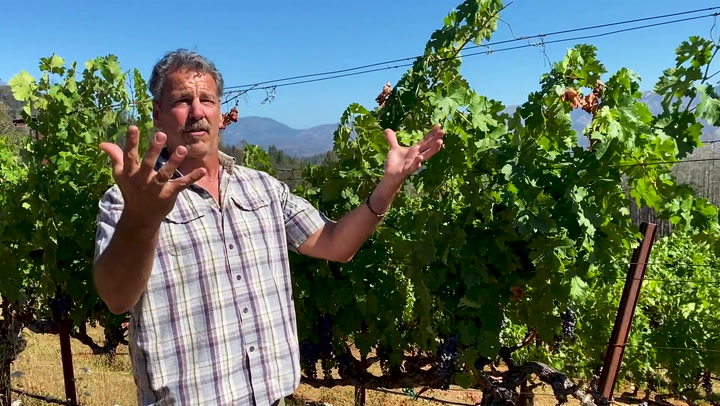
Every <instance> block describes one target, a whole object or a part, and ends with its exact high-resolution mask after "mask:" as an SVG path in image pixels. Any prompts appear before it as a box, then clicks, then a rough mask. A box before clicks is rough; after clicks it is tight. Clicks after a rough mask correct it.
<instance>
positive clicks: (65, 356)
mask: <svg viewBox="0 0 720 406" xmlns="http://www.w3.org/2000/svg"><path fill="white" fill-rule="evenodd" d="M54 302H55V303H53V312H54V313H55V320H57V321H58V335H59V336H60V358H61V359H62V367H63V379H64V381H65V400H66V401H67V402H68V405H69V406H77V392H76V390H75V372H74V371H73V361H72V348H71V346H70V319H69V314H68V312H69V299H68V298H67V297H65V296H64V295H63V294H62V292H61V291H60V290H59V289H58V292H57V294H56V296H55V301H54Z"/></svg>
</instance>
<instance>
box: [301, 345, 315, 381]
mask: <svg viewBox="0 0 720 406" xmlns="http://www.w3.org/2000/svg"><path fill="white" fill-rule="evenodd" d="M318 359H320V351H319V350H318V346H317V345H315V344H314V343H312V342H310V341H308V340H305V341H303V342H302V344H300V363H301V364H302V366H303V368H304V369H305V374H307V376H308V378H311V379H317V361H318Z"/></svg>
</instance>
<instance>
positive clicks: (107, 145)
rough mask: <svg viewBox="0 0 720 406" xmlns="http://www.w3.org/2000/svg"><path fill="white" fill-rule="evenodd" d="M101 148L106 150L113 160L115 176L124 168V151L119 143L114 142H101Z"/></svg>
mask: <svg viewBox="0 0 720 406" xmlns="http://www.w3.org/2000/svg"><path fill="white" fill-rule="evenodd" d="M100 149H101V150H102V151H103V152H105V153H106V154H107V155H108V156H109V157H110V161H112V168H113V173H114V175H115V176H117V175H119V174H121V173H122V170H123V151H122V149H120V147H119V146H117V144H114V143H112V142H102V143H100Z"/></svg>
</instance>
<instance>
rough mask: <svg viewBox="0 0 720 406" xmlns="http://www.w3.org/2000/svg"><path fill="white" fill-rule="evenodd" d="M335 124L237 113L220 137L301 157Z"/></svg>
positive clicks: (654, 107)
mask: <svg viewBox="0 0 720 406" xmlns="http://www.w3.org/2000/svg"><path fill="white" fill-rule="evenodd" d="M642 101H643V102H645V103H647V105H648V106H649V107H650V111H651V112H652V113H653V114H657V113H659V112H660V111H661V110H662V107H661V104H660V103H661V101H662V97H661V96H659V95H657V94H655V93H653V92H645V93H643V97H642ZM696 103H697V102H696ZM517 107H518V106H508V107H507V108H506V111H508V112H513V111H515V109H516V108H517ZM570 117H571V118H572V123H573V124H572V127H573V129H574V130H575V131H576V132H577V133H578V134H582V131H583V129H584V128H585V127H586V126H587V125H588V124H589V123H590V115H589V114H588V113H586V112H584V111H582V110H580V109H577V110H574V111H573V112H572V113H571V114H570ZM337 126H338V124H324V125H319V126H317V127H312V128H308V129H294V128H290V127H288V126H287V125H285V124H282V123H280V122H278V121H275V120H273V119H271V118H267V117H240V119H239V120H238V122H237V123H232V124H231V125H230V126H228V128H227V130H225V131H224V133H223V135H222V140H223V143H225V144H227V145H240V143H241V142H242V141H246V142H248V143H250V144H255V145H259V146H261V147H263V148H267V147H268V146H270V145H275V147H277V148H278V149H280V150H282V151H285V153H286V154H288V155H290V156H294V157H304V156H310V155H317V154H322V153H325V152H327V151H329V150H331V149H332V144H333V134H334V132H335V130H336V129H337ZM717 138H720V128H718V127H713V126H710V125H705V127H704V129H703V134H702V139H703V140H710V139H717ZM579 143H580V145H582V146H587V145H588V140H587V138H585V137H584V136H580V137H579Z"/></svg>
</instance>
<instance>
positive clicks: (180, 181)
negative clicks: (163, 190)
mask: <svg viewBox="0 0 720 406" xmlns="http://www.w3.org/2000/svg"><path fill="white" fill-rule="evenodd" d="M205 175H207V170H205V168H198V169H195V170H194V171H192V172H190V173H189V174H187V175H185V176H183V177H181V178H177V179H174V180H173V181H172V182H170V185H172V186H171V187H172V190H173V193H180V192H181V191H182V190H183V189H185V188H187V187H188V186H190V185H192V184H193V183H195V182H197V181H199V180H200V179H202V178H203V177H204V176H205Z"/></svg>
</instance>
